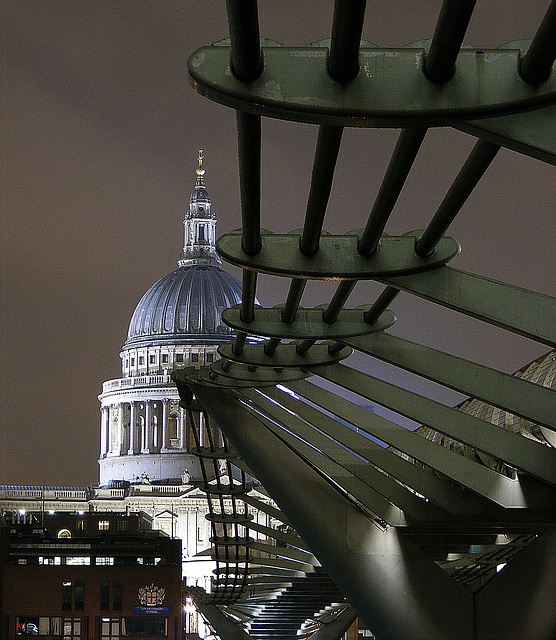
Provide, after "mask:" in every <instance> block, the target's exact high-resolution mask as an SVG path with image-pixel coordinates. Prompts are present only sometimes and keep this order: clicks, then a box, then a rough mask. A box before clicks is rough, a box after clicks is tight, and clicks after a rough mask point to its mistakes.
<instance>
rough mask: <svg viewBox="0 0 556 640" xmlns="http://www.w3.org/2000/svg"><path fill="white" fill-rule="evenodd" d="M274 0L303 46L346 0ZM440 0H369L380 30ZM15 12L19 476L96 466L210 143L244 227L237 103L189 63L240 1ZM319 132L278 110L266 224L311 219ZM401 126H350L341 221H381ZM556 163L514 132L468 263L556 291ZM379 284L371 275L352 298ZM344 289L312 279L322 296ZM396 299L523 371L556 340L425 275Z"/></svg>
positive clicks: (422, 33)
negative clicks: (485, 317) (125, 361)
mask: <svg viewBox="0 0 556 640" xmlns="http://www.w3.org/2000/svg"><path fill="white" fill-rule="evenodd" d="M260 4H261V5H262V6H261V34H262V35H264V36H266V37H269V38H272V39H274V40H277V41H279V42H282V43H284V44H286V45H291V46H296V45H298V46H299V45H301V46H302V45H305V44H307V43H308V42H312V41H315V40H318V39H321V38H325V37H328V36H329V34H330V25H331V16H332V4H333V3H332V2H331V1H327V2H325V1H324V0H310V1H308V2H301V1H287V0H286V1H285V2H277V1H276V0H267V1H263V2H261V3H260ZM440 5H441V3H440V1H439V0H434V1H433V0H423V1H421V2H407V1H402V0H376V1H375V2H369V3H368V9H367V18H366V24H365V27H364V30H363V38H364V39H366V40H369V41H371V42H376V43H377V44H378V45H380V46H403V45H404V44H407V43H409V42H413V41H415V40H420V39H423V38H429V37H431V36H432V33H433V30H434V24H435V21H436V17H437V15H438V12H439V9H440ZM547 6H548V0H542V1H541V0H539V1H535V2H526V1H525V0H521V1H518V0H508V1H505V2H502V1H501V0H490V1H486V0H483V1H481V0H479V2H478V7H477V8H476V11H475V14H474V16H473V19H472V23H471V26H470V29H469V31H468V35H467V38H466V40H467V42H469V43H470V44H471V45H473V46H476V47H485V48H486V47H497V46H499V45H501V44H504V43H506V42H509V41H513V40H517V39H521V38H524V37H530V36H531V35H533V34H534V32H535V30H536V28H537V26H538V24H539V22H540V18H541V16H542V14H543V12H544V10H545V9H546V7H547ZM3 18H4V33H3V36H2V38H3V44H4V47H3V51H2V56H4V58H3V63H2V87H1V89H2V98H3V100H2V115H3V119H2V140H1V145H2V169H3V171H2V192H3V193H2V200H1V213H2V233H1V237H2V266H1V275H2V278H1V287H2V289H1V297H2V315H1V323H2V327H1V328H2V396H1V401H2V403H1V407H0V420H1V434H2V448H3V451H2V464H1V465H0V483H4V484H41V483H43V482H46V483H48V484H91V483H94V482H95V481H96V480H97V476H98V474H97V463H96V458H97V454H98V431H99V427H98V424H99V410H98V401H97V395H98V394H99V392H100V390H101V385H102V382H103V381H105V380H108V379H111V378H116V377H118V376H119V371H120V370H119V365H120V360H119V357H118V353H119V350H120V348H121V346H122V344H123V342H124V341H125V338H126V332H127V326H128V322H129V319H130V317H131V314H132V312H133V309H134V307H135V305H136V304H137V302H138V300H139V298H140V297H141V295H142V294H143V293H144V292H145V291H146V289H147V288H148V287H149V286H150V285H151V284H153V283H154V282H155V281H156V280H157V279H158V278H160V277H161V276H162V275H164V274H165V273H168V272H169V271H171V270H172V269H173V268H174V266H175V261H176V260H177V258H178V257H179V253H180V250H181V246H182V242H183V238H182V229H183V227H182V219H183V215H184V212H185V210H186V208H187V204H188V199H189V194H190V192H191V190H192V187H193V184H194V169H195V165H196V156H197V149H198V148H203V149H204V150H205V158H206V169H207V175H206V177H207V184H208V188H209V193H210V195H211V197H212V200H213V207H214V210H215V211H216V213H217V215H218V219H219V226H218V233H219V234H221V233H224V232H227V231H229V230H231V229H234V228H237V227H238V226H240V215H239V198H238V188H237V160H236V140H235V119H234V115H233V113H232V112H230V111H229V110H227V109H225V108H224V107H220V106H218V105H215V104H212V103H210V102H208V101H207V100H205V99H204V98H201V97H199V96H198V95H196V94H195V93H194V92H193V90H192V89H191V88H190V86H189V84H188V79H187V72H186V60H187V58H188V56H189V55H190V54H191V53H192V52H193V51H194V50H196V49H197V48H198V47H200V46H204V45H207V44H210V43H211V42H213V41H216V40H219V39H221V38H223V37H227V35H228V31H227V23H226V18H225V11H224V3H223V2H216V1H215V0H207V1H205V2H192V1H190V0H181V1H179V2H178V1H175V0H167V1H165V2H150V1H149V2H147V1H146V0H51V1H47V0H33V1H32V2H27V1H25V0H6V2H5V4H4V13H3ZM315 137H316V128H315V127H314V126H309V125H297V124H290V123H285V122H278V121H265V123H264V131H263V140H264V145H265V149H264V158H263V173H264V178H263V226H265V227H267V228H270V229H272V230H273V231H277V232H284V231H288V230H290V229H295V228H299V227H300V226H302V221H303V215H304V208H305V204H306V193H307V186H308V183H309V179H310V174H311V164H312V156H313V151H314V142H315ZM396 137H397V132H394V131H391V130H380V131H376V130H349V131H346V133H345V135H344V140H343V143H342V149H341V157H340V162H339V170H338V174H337V177H336V179H335V183H334V187H333V193H332V198H331V202H330V208H329V216H328V218H327V222H326V224H325V228H326V229H328V230H329V231H332V232H345V231H348V230H350V229H354V228H360V227H362V226H364V224H365V221H366V218H367V215H368V212H369V210H370V208H371V206H372V203H373V200H374V197H375V194H376V190H377V187H378V185H379V184H380V180H381V178H382V175H383V171H384V168H385V166H386V163H387V161H388V159H389V156H390V152H391V149H392V146H393V144H394V142H395V139H396ZM473 144H474V140H473V139H472V138H471V137H469V136H467V135H464V134H461V133H458V132H455V131H452V130H448V129H443V130H433V131H431V132H429V134H428V137H427V139H426V141H425V144H424V147H423V149H422V152H421V154H420V156H419V158H418V161H417V163H416V165H415V167H414V169H413V171H412V173H411V176H410V179H409V181H408V184H407V188H406V189H405V190H404V192H403V194H402V197H401V198H400V201H399V203H398V205H397V207H396V210H395V212H394V215H393V217H392V221H391V223H390V224H389V227H388V228H387V231H389V232H390V233H401V232H405V231H408V230H411V229H416V228H422V227H423V226H425V224H426V222H427V220H428V219H429V218H430V216H431V215H432V213H434V210H435V209H436V207H437V205H438V204H439V202H440V200H441V199H442V197H443V195H444V193H445V192H446V190H447V188H448V186H449V184H450V182H451V180H452V179H453V177H454V175H455V174H456V173H457V171H458V169H459V167H460V166H461V164H462V162H463V160H464V159H465V157H466V155H467V154H468V152H469V150H470V149H471V147H472V146H473ZM554 178H555V168H554V167H552V166H548V165H543V164H542V163H541V162H539V161H536V160H532V159H529V158H524V157H521V156H518V155H517V154H516V153H513V152H510V151H502V152H501V153H500V154H499V156H498V157H497V158H496V160H495V161H494V163H493V165H492V166H491V168H490V169H489V171H488V173H487V175H486V176H485V179H484V180H483V182H482V183H481V185H480V186H479V188H477V190H476V192H475V193H474V194H473V196H472V197H471V198H470V200H469V202H468V203H467V205H466V206H465V208H464V209H463V211H462V212H461V214H460V216H459V217H458V219H457V220H456V222H455V223H454V225H453V227H452V229H451V234H452V235H454V236H455V237H456V238H457V239H458V240H459V241H460V242H461V244H462V246H463V252H462V255H461V256H460V257H459V258H458V259H457V261H456V262H455V263H454V266H457V267H459V268H462V269H468V270H470V271H475V272H478V273H481V274H484V275H488V276H490V277H492V278H495V279H499V280H503V281H509V282H513V283H515V284H518V285H519V286H523V287H527V288H532V289H535V290H537V291H541V292H543V293H547V294H551V295H555V294H556V287H555V282H554V272H555V266H556V264H555V262H556V261H555V257H554V218H555V211H556V194H555V190H554ZM263 284H264V285H265V286H263V287H261V289H260V290H259V291H258V297H259V299H260V300H261V301H262V302H263V303H264V304H265V305H274V304H276V303H278V302H281V301H282V299H281V296H280V295H278V294H279V292H281V291H284V289H285V285H279V284H275V283H274V282H272V286H270V285H269V283H268V281H267V282H266V283H263ZM377 290H379V289H378V288H377V287H376V286H373V285H372V284H362V283H359V284H358V285H357V287H356V289H355V291H354V293H353V295H352V298H351V299H350V302H349V306H356V305H358V304H364V303H369V302H372V300H373V299H374V296H375V295H376V291H377ZM328 292H329V289H328V287H325V286H324V285H323V286H316V285H315V286H309V287H308V288H307V293H306V297H305V298H304V300H303V304H305V305H306V306H312V305H313V304H318V303H320V302H324V301H325V300H326V299H327V297H328V295H329V293H328ZM393 310H394V311H395V312H396V313H397V315H398V323H397V325H396V327H395V329H394V331H395V332H396V333H397V334H398V335H402V336H405V337H408V338H410V339H414V340H419V341H422V342H424V343H427V344H431V345H434V346H436V347H441V348H445V349H448V350H449V351H452V352H454V353H460V354H463V355H466V356H468V357H472V358H475V359H476V360H478V361H481V362H492V363H494V364H495V365H496V366H500V367H502V368H503V369H504V370H507V371H511V370H514V369H517V368H519V367H520V366H521V365H522V364H524V363H525V362H526V361H528V360H530V359H532V358H533V357H536V356H537V355H539V354H540V353H542V352H543V351H544V350H545V349H544V348H543V347H539V346H538V345H535V344H533V343H531V342H529V341H527V340H523V339H518V338H515V337H507V336H506V335H505V334H504V333H503V332H501V331H499V330H497V329H494V328H489V327H485V325H483V324H481V323H478V322H475V321H470V320H467V319H461V318H459V317H455V316H454V314H452V313H449V312H447V311H443V310H441V309H438V308H435V307H433V306H432V305H429V304H425V303H421V302H415V301H414V300H413V299H411V298H410V297H409V296H408V295H406V294H402V295H401V296H399V298H398V300H397V301H396V302H395V304H394V305H393ZM364 366H368V367H370V368H371V369H373V368H375V365H373V363H368V364H365V365H364ZM377 370H379V371H384V375H391V372H390V371H387V370H386V369H384V368H378V369H377ZM421 387H422V388H426V387H427V385H421Z"/></svg>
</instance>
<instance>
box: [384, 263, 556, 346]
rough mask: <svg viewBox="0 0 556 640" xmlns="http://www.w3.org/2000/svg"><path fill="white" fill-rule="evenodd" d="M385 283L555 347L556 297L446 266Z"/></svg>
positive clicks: (387, 280)
mask: <svg viewBox="0 0 556 640" xmlns="http://www.w3.org/2000/svg"><path fill="white" fill-rule="evenodd" d="M377 279H379V280H381V281H382V282H384V283H385V284H388V285H391V286H393V287H395V288H397V289H401V290H402V291H408V292H409V293H413V294H415V295H416V296H419V297H421V298H425V299H426V300H430V301H431V302H435V303H437V304H440V305H442V306H445V307H449V308H450V309H454V310H455V311H459V312H460V313H463V314H466V315H469V316H472V317H473V318H478V319H479V320H484V321H485V322H488V323H490V324H494V325H496V326H498V327H502V328H503V329H507V330H508V331H512V332H513V333H517V334H520V335H522V336H526V337H527V338H531V339H533V340H536V341H537V342H542V343H543V344H546V345H549V346H551V347H556V298H552V297H551V296H547V295H544V294H542V293H537V292H535V291H529V290H527V289H522V288H520V287H516V286H514V285H510V284H505V283H503V282H497V281H496V280H492V279H490V278H484V277H482V276H478V275H474V274H472V273H468V272H466V271H461V270H458V269H454V268H452V267H444V268H443V269H438V270H436V271H429V272H428V273H423V274H419V275H415V276H401V277H397V278H377Z"/></svg>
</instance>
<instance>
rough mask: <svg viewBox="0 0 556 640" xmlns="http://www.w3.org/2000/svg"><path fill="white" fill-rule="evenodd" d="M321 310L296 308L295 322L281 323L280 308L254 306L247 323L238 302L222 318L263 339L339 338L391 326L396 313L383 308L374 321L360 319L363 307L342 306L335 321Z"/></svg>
mask: <svg viewBox="0 0 556 640" xmlns="http://www.w3.org/2000/svg"><path fill="white" fill-rule="evenodd" d="M322 311H323V310H322V309H301V308H300V309H298V311H297V316H296V318H295V322H293V323H292V324H287V323H286V322H282V319H281V317H280V314H281V313H282V311H281V309H265V308H263V307H255V313H254V319H253V321H252V322H250V323H249V324H248V323H246V322H242V320H241V305H236V306H235V307H232V308H231V309H226V310H225V311H224V313H223V314H222V320H223V321H224V322H225V323H226V324H227V325H228V326H230V327H232V328H233V329H236V330H237V331H244V332H246V333H251V334H254V335H257V336H263V337H265V338H281V339H282V338H284V339H288V338H289V339H291V340H341V339H342V338H351V337H352V336H363V335H367V334H368V333H375V332H376V331H383V330H384V329H388V327H391V326H392V325H393V324H394V322H395V321H396V316H395V315H394V314H393V313H392V312H391V311H390V310H388V311H385V312H384V313H383V314H382V315H381V316H380V317H379V319H378V320H377V321H376V322H375V323H374V324H367V323H366V322H365V321H364V320H363V315H364V313H365V312H364V311H363V310H362V309H343V310H342V311H340V313H339V314H338V319H337V320H336V322H334V324H326V322H323V320H322Z"/></svg>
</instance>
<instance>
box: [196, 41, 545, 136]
mask: <svg viewBox="0 0 556 640" xmlns="http://www.w3.org/2000/svg"><path fill="white" fill-rule="evenodd" d="M327 53H328V49H326V48H322V49H319V48H315V47H309V48H289V47H280V48H279V47H264V48H263V56H264V70H263V72H262V74H261V75H260V76H259V77H258V78H257V79H255V80H254V81H252V82H249V83H243V82H241V81H239V80H237V79H236V78H235V77H234V76H233V74H232V73H230V69H229V66H230V50H229V49H228V48H227V47H220V46H219V47H203V48H201V49H199V50H198V51H196V52H195V53H194V54H193V55H192V56H191V57H190V58H189V60H188V70H189V75H190V77H191V79H192V82H193V86H194V88H195V90H196V91H197V92H198V93H200V94H202V95H204V96H206V97H208V98H210V99H211V100H213V101H215V102H218V103H220V104H223V105H226V106H228V107H232V108H234V109H240V110H241V111H245V112H248V113H254V114H257V115H264V116H267V117H273V118H281V119H285V120H293V121H297V122H308V123H311V124H321V125H322V124H326V125H337V126H344V127H423V126H427V127H430V126H445V125H450V124H452V122H453V121H454V120H471V119H477V118H487V117H493V116H499V115H507V114H510V113H515V112H519V111H527V110H531V109H534V108H539V107H542V106H548V105H550V104H553V103H554V101H555V99H556V78H555V77H554V76H550V78H549V79H548V80H547V81H546V82H545V83H544V84H542V85H540V86H535V87H533V86H531V85H529V84H527V83H526V82H524V81H523V80H521V79H520V78H519V73H518V65H519V60H520V52H519V51H518V50H517V49H513V50H512V49H510V50H508V49H481V50H474V49H462V50H461V51H460V53H459V55H458V59H457V69H458V71H457V73H456V74H455V75H454V76H453V77H452V78H451V79H450V80H449V81H448V82H445V83H444V84H442V85H441V86H438V85H436V84H434V83H432V82H430V81H429V80H428V79H427V77H426V76H425V74H424V73H423V70H422V69H423V64H424V58H425V53H424V50H423V49H413V48H402V49H361V50H360V51H359V74H358V75H357V76H356V77H355V78H354V79H353V80H352V81H351V82H349V83H347V84H345V85H342V84H338V83H335V82H334V81H333V80H332V79H331V78H330V76H329V75H328V72H327ZM516 79H517V80H516ZM385 87H388V91H385V90H384V88H385Z"/></svg>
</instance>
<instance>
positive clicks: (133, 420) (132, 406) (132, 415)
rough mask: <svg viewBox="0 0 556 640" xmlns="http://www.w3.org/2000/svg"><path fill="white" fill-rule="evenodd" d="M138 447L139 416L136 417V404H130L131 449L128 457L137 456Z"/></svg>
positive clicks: (128, 451)
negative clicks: (136, 448)
mask: <svg viewBox="0 0 556 640" xmlns="http://www.w3.org/2000/svg"><path fill="white" fill-rule="evenodd" d="M136 446H137V416H136V415H135V402H130V403H129V449H128V450H127V455H128V456H132V455H134V454H135V447H136Z"/></svg>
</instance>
